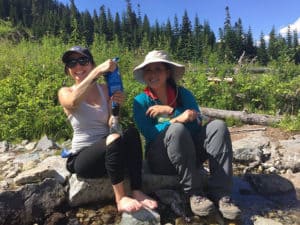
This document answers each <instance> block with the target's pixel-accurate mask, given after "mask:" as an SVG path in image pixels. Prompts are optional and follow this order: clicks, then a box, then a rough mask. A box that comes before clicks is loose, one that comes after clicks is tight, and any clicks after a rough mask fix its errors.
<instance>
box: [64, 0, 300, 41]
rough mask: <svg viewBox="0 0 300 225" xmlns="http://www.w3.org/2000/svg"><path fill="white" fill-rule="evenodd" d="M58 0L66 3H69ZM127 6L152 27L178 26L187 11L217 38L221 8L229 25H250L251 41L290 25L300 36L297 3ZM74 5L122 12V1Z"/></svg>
mask: <svg viewBox="0 0 300 225" xmlns="http://www.w3.org/2000/svg"><path fill="white" fill-rule="evenodd" d="M59 1H60V2H63V3H65V4H69V0H59ZM131 3H132V8H133V10H134V11H135V12H137V11H138V10H137V5H138V4H140V10H141V13H142V16H143V15H144V14H147V16H148V18H149V20H150V22H151V24H152V25H153V24H154V22H155V21H156V20H158V22H159V23H160V24H161V23H166V21H167V19H168V18H169V19H170V21H171V23H172V24H173V22H174V16H175V15H177V17H178V21H179V23H181V21H182V16H183V14H184V10H187V13H188V16H189V18H190V20H191V22H192V23H193V21H194V18H195V16H196V15H198V17H199V19H200V23H201V24H203V22H204V21H208V22H209V24H210V27H211V28H212V29H213V31H214V33H215V35H216V36H217V35H218V29H219V28H223V24H224V21H225V16H226V15H225V7H226V6H228V7H229V12H230V16H231V23H232V24H234V23H235V22H236V21H237V20H238V18H241V20H242V25H243V28H244V32H247V31H248V28H249V26H250V27H251V30H252V34H253V37H254V39H255V40H258V39H259V38H260V34H261V32H263V33H264V34H265V35H267V34H269V32H270V31H271V29H272V27H273V26H274V27H275V30H276V32H277V33H282V34H283V35H284V32H285V31H286V30H287V27H288V26H289V25H290V27H291V28H292V29H297V31H298V33H299V37H300V1H299V0H131ZM75 4H76V6H77V8H78V9H79V10H80V11H84V10H89V11H90V12H91V14H92V13H93V10H94V9H96V11H97V13H99V8H100V6H101V5H104V6H105V7H106V8H109V9H110V11H111V13H112V15H113V16H114V15H115V13H116V12H119V14H120V15H122V13H123V12H125V11H126V1H125V0H75Z"/></svg>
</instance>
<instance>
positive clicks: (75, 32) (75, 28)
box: [70, 0, 82, 44]
mask: <svg viewBox="0 0 300 225" xmlns="http://www.w3.org/2000/svg"><path fill="white" fill-rule="evenodd" d="M70 3H71V5H70V11H71V38H70V42H71V43H73V44H80V43H81V41H82V40H81V31H80V24H79V23H80V17H79V11H78V9H77V8H76V5H75V3H74V0H70Z"/></svg>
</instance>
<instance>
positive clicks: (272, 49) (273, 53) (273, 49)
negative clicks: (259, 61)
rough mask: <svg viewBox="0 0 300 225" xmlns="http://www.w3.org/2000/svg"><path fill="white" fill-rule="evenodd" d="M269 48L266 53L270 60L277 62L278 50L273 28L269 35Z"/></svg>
mask: <svg viewBox="0 0 300 225" xmlns="http://www.w3.org/2000/svg"><path fill="white" fill-rule="evenodd" d="M269 37H270V39H269V47H268V53H269V56H270V59H271V60H277V59H278V56H279V49H278V47H279V46H278V40H277V38H276V32H275V28H274V27H273V28H272V30H271V32H270V34H269Z"/></svg>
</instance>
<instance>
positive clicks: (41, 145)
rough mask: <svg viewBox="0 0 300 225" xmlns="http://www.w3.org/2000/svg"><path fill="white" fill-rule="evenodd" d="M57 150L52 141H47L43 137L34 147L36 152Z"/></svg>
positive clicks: (46, 138)
mask: <svg viewBox="0 0 300 225" xmlns="http://www.w3.org/2000/svg"><path fill="white" fill-rule="evenodd" d="M54 148H57V145H56V144H55V142H53V141H52V140H50V139H48V137H47V136H46V135H45V136H44V137H42V138H41V140H40V141H39V142H38V144H37V146H36V148H35V149H36V150H42V151H45V150H48V149H54Z"/></svg>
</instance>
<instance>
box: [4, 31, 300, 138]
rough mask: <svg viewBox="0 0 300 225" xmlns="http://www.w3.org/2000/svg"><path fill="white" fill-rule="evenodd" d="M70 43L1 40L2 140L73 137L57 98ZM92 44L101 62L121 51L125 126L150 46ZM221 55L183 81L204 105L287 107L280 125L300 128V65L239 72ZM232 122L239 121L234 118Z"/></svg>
mask: <svg viewBox="0 0 300 225" xmlns="http://www.w3.org/2000/svg"><path fill="white" fill-rule="evenodd" d="M69 47H70V45H65V44H64V43H63V41H62V40H60V39H59V38H56V37H50V36H48V37H44V38H43V39H42V40H41V41H40V42H30V41H26V40H23V41H21V42H20V43H19V44H12V43H11V42H9V41H4V42H1V43H0V51H1V52H0V53H1V54H0V55H1V56H0V95H1V98H0V105H1V107H0V119H1V123H0V140H10V141H14V140H20V139H29V140H31V139H38V138H40V137H41V136H42V135H44V134H47V135H49V136H50V137H52V138H54V139H59V140H61V139H67V138H70V137H71V135H72V130H71V127H70V124H69V122H68V121H67V118H66V115H65V114H64V113H63V110H62V108H61V106H60V105H59V103H58V99H57V91H58V90H59V88H60V87H61V86H62V84H63V82H65V81H67V84H68V85H71V84H72V80H71V79H69V78H68V76H66V75H65V74H64V67H63V64H62V62H61V55H62V53H63V52H64V51H65V50H66V49H68V48H69ZM90 49H91V51H92V53H93V55H94V57H95V61H96V63H97V64H99V63H101V62H103V61H105V60H106V59H107V58H113V57H115V56H118V57H120V62H119V68H120V71H121V74H122V77H123V82H124V87H125V92H126V96H127V100H126V102H125V104H124V106H123V107H122V111H121V113H122V114H121V116H122V124H123V126H125V127H126V126H128V125H129V124H132V123H133V120H132V118H133V115H132V101H133V98H134V96H135V95H137V94H138V93H140V92H141V91H142V90H143V88H144V86H143V85H142V84H140V83H138V82H136V81H135V80H134V79H133V75H132V70H133V68H134V67H135V66H136V65H137V64H138V63H140V62H141V61H142V60H143V58H144V56H145V54H146V52H147V51H146V50H143V49H139V50H136V51H133V50H129V49H128V48H126V47H124V46H122V45H121V44H120V43H119V42H118V41H115V40H112V41H109V42H108V41H105V38H104V37H103V36H95V41H94V43H93V45H92V46H90ZM174 60H175V61H177V62H179V63H180V60H177V59H176V58H174ZM218 60H219V59H218V57H217V56H216V54H213V55H210V57H209V58H208V60H207V62H206V63H205V64H202V63H199V62H198V63H197V62H195V63H186V64H185V65H186V74H185V76H184V78H183V79H182V81H181V82H180V85H183V86H185V87H187V88H188V89H190V90H191V91H192V92H193V94H194V95H195V97H196V99H197V101H198V103H199V105H200V106H202V107H212V108H219V109H228V110H243V109H246V110H248V111H249V112H253V113H260V112H263V113H268V114H273V115H274V114H275V113H278V112H279V113H284V114H286V115H287V116H286V119H284V120H283V122H282V123H281V124H279V126H282V127H284V128H286V129H289V130H299V129H300V125H299V123H300V122H299V121H300V119H299V115H298V112H299V110H300V76H299V74H300V66H296V65H291V64H290V63H289V62H286V63H282V64H281V67H280V68H279V67H278V65H277V64H273V66H272V67H270V70H268V71H267V72H265V73H263V74H251V73H249V72H247V70H246V69H244V70H241V71H240V72H239V73H238V74H233V69H232V68H233V65H231V64H222V63H220V62H219V61H218ZM181 63H184V62H181ZM212 75H213V76H216V77H219V78H220V79H221V80H222V79H223V78H224V77H227V76H231V77H233V79H234V82H233V83H228V82H225V81H221V82H219V83H215V82H209V81H208V80H207V78H208V76H212ZM99 82H103V80H101V79H100V80H99ZM291 114H292V115H295V116H294V117H291V116H289V115H291ZM292 118H293V119H292ZM226 122H227V123H228V124H229V125H231V124H239V121H235V120H233V119H228V120H227V121H226Z"/></svg>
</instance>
